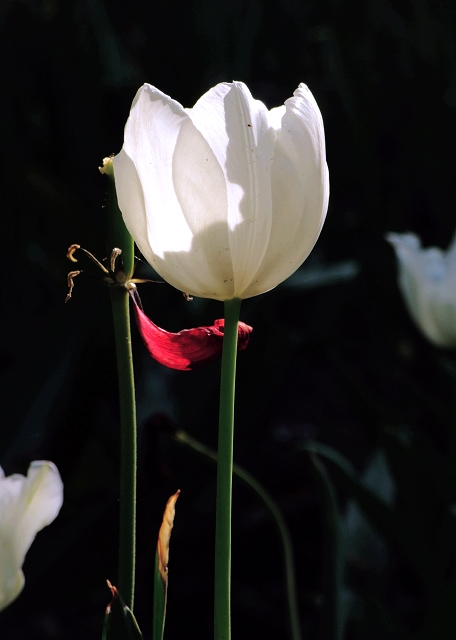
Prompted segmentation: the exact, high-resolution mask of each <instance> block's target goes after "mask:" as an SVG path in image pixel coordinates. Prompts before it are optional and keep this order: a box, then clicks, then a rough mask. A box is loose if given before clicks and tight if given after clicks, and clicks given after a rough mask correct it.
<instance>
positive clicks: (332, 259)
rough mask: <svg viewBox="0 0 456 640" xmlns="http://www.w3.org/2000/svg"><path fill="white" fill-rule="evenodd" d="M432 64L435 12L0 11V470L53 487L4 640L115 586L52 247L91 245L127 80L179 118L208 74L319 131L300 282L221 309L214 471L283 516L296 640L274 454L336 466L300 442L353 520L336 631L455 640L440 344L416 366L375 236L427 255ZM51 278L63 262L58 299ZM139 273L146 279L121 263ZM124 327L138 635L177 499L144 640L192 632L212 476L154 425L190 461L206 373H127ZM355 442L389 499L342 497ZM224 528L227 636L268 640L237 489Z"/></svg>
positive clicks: (98, 461) (92, 634)
mask: <svg viewBox="0 0 456 640" xmlns="http://www.w3.org/2000/svg"><path fill="white" fill-rule="evenodd" d="M455 52H456V4H455V3H454V0H441V1H439V2H431V0H406V1H404V0H370V1H369V2H357V1H355V0H350V1H348V2H342V1H338V0H324V1H323V2H317V0H309V1H307V2H301V1H299V0H281V2H275V1H272V2H264V3H261V2H257V1H256V0H246V1H245V2H231V3H230V2H228V1H227V0H224V1H222V0H187V1H185V2H183V1H182V2H181V1H180V0H176V1H175V2H165V1H164V0H156V1H153V0H148V1H146V0H132V1H131V2H129V3H125V2H123V3H122V2H119V0H110V1H109V2H107V1H106V2H103V1H102V0H66V1H63V0H46V1H44V0H22V1H21V2H12V1H9V2H4V3H3V4H1V7H0V81H1V85H0V86H1V91H0V139H1V145H0V154H1V155H0V157H1V171H0V193H1V207H2V208H1V225H2V230H1V233H0V243H1V246H0V256H1V261H2V274H3V278H2V283H3V297H2V301H3V302H2V314H1V315H0V332H1V336H2V342H1V344H0V377H1V379H0V388H1V390H2V394H1V399H2V427H1V430H0V463H1V464H2V466H3V467H4V469H5V472H6V473H12V472H25V471H26V469H27V467H28V463H29V461H30V460H33V459H50V460H53V461H54V462H55V463H56V464H57V466H58V468H59V469H60V471H61V474H62V477H63V479H64V482H65V503H64V507H63V509H62V512H61V514H60V515H59V517H58V518H57V520H56V521H55V522H54V523H53V524H52V525H51V526H50V527H48V528H46V529H45V530H43V532H41V533H40V534H38V536H37V539H36V541H35V542H34V544H33V546H32V548H31V550H30V552H29V554H28V556H27V560H26V564H25V567H24V572H25V576H26V586H25V589H24V592H23V593H22V594H21V596H20V598H19V599H18V600H17V601H16V602H14V603H13V604H12V605H11V607H9V608H8V609H7V610H5V611H4V612H2V613H1V614H0V617H1V618H0V619H1V622H0V628H1V631H0V634H1V635H2V638H3V637H5V639H6V640H9V638H14V640H81V638H84V640H95V639H98V638H99V637H100V634H101V629H102V624H103V610H104V607H105V604H106V602H105V601H106V586H105V580H106V577H108V576H113V577H114V576H115V572H116V564H117V543H118V540H117V532H118V511H117V497H118V462H119V425H118V399H117V380H116V369H115V357H114V346H113V330H112V318H111V313H110V305H109V294H108V290H107V286H106V284H105V283H104V282H103V281H102V279H101V275H102V274H101V271H100V272H99V271H98V269H97V268H96V267H95V265H93V264H92V263H91V262H90V261H89V260H85V258H84V257H81V258H80V261H79V262H78V265H72V264H71V263H70V262H68V261H67V260H66V258H65V253H66V249H67V247H68V246H69V245H70V244H72V243H79V244H81V245H82V246H83V247H85V248H86V249H88V250H90V251H92V252H93V253H94V254H95V255H96V256H97V257H98V258H99V259H100V260H101V259H103V258H105V257H109V256H107V251H106V247H105V242H106V228H105V220H104V209H103V208H102V206H103V204H104V201H105V197H106V180H105V179H104V178H103V176H101V175H100V174H99V172H98V166H99V165H100V164H101V161H102V158H103V157H105V156H107V155H109V154H110V153H115V152H118V151H119V149H120V148H121V145H122V136H123V127H124V124H125V121H126V118H127V116H128V112H129V108H130V104H131V101H132V99H133V96H134V94H135V92H136V90H137V88H138V86H139V85H140V84H141V83H143V82H151V83H153V84H155V85H156V86H158V87H159V88H160V89H162V90H163V91H165V92H166V93H169V94H170V95H172V96H173V97H175V98H176V99H177V100H179V101H180V102H181V103H182V104H183V105H185V106H191V105H192V104H193V103H194V102H195V100H196V99H197V98H198V97H199V96H200V95H201V94H202V93H203V92H204V91H206V90H207V89H208V88H209V87H210V86H212V85H213V84H215V83H216V82H218V81H221V80H228V81H230V80H232V79H237V80H243V81H245V82H247V84H248V85H249V87H250V88H251V90H252V93H253V94H254V96H255V97H257V98H259V99H262V100H263V101H264V102H265V103H266V104H267V105H268V107H272V106H276V105H279V104H281V103H282V102H283V100H284V99H286V98H288V97H289V96H290V95H291V93H292V91H293V90H294V89H295V87H296V86H297V84H298V83H299V82H306V83H307V84H308V85H309V87H310V88H311V90H312V92H313V93H314V95H315V97H316V99H317V101H318V103H319V105H320V107H321V110H322V113H323V118H324V122H325V128H326V135H327V148H328V164H329V168H330V180H331V201H330V210H329V214H328V218H327V221H326V223H325V226H324V228H323V231H322V234H321V238H320V240H319V241H318V244H317V247H316V249H315V251H314V253H313V254H312V256H311V257H310V258H309V260H308V261H307V263H306V264H305V265H304V267H303V269H304V270H306V271H303V273H302V274H301V275H303V276H305V277H302V278H301V280H298V281H296V283H295V285H294V286H286V285H284V286H281V287H278V288H277V289H276V290H274V291H272V292H270V293H269V294H266V295H264V296H260V297H258V298H255V299H252V300H249V301H246V302H245V303H244V304H243V311H242V318H241V319H242V320H243V321H245V322H247V323H249V324H251V325H252V326H253V327H254V332H253V334H252V339H251V343H250V345H249V348H248V349H247V350H246V351H245V352H243V353H242V354H240V356H239V364H238V384H237V405H236V428H235V459H236V460H237V461H238V462H239V464H241V465H242V466H243V467H244V468H246V469H247V470H248V471H250V472H251V473H252V474H253V475H254V476H255V477H257V478H258V480H259V481H260V482H261V483H262V484H263V485H264V486H265V488H266V489H267V490H268V491H269V492H270V493H271V495H272V496H273V497H274V499H275V500H276V502H277V503H278V504H279V506H280V507H281V510H282V512H283V513H284V516H285V517H286V519H287V522H288V525H289V527H290V530H291V534H292V538H293V541H294V543H295V556H296V570H297V575H298V591H299V609H300V614H301V623H302V628H303V636H304V637H305V638H306V640H316V639H317V638H319V636H320V631H321V628H322V612H323V609H324V606H325V605H323V595H322V594H323V588H324V584H325V574H324V570H323V568H324V566H325V563H324V544H323V535H322V518H321V516H322V508H323V504H322V502H321V501H320V499H319V496H318V493H317V485H316V482H315V480H314V478H313V477H312V474H311V471H310V466H309V465H308V464H304V458H305V457H306V456H307V454H304V453H302V452H297V451H296V446H300V445H302V444H303V442H306V441H308V440H318V441H319V442H320V443H324V444H325V445H326V446H327V447H330V449H331V451H332V452H338V455H339V456H340V455H342V456H343V457H344V459H345V460H346V461H348V462H349V464H350V466H349V467H347V466H346V463H342V462H341V460H342V459H341V458H340V457H338V458H334V455H335V454H331V456H330V457H331V460H330V459H329V457H328V455H326V454H325V453H324V452H323V451H322V450H321V449H318V453H317V455H318V457H319V459H320V463H321V465H324V467H325V468H326V472H325V474H326V475H325V476H324V477H325V478H326V480H325V482H326V481H329V480H332V482H333V484H334V489H335V492H336V496H337V506H338V510H339V514H340V516H341V517H343V518H348V516H347V514H348V513H349V512H350V513H352V512H353V510H354V509H355V507H356V510H357V511H355V515H356V514H357V515H356V517H355V516H353V520H355V521H356V523H357V524H356V526H358V525H359V530H360V531H363V532H365V531H366V530H368V531H369V533H368V534H366V536H367V537H366V542H365V544H364V546H363V547H362V551H363V553H362V554H361V555H360V553H357V555H355V554H354V552H353V553H352V551H350V553H351V555H349V556H348V557H347V558H346V572H345V588H346V591H344V598H345V605H344V606H345V609H346V611H347V622H346V632H345V638H344V640H366V638H369V640H371V639H372V640H384V639H385V638H393V639H395V638H397V639H398V640H399V639H401V640H403V638H409V637H411V638H413V640H447V638H448V640H452V639H453V637H454V635H455V633H456V620H455V616H454V603H455V602H456V593H455V592H456V586H455V584H456V577H455V575H456V547H455V545H456V542H455V541H456V527H455V522H454V518H455V516H454V509H453V505H454V503H455V501H456V491H455V488H456V480H455V479H456V456H455V454H454V449H456V447H455V446H454V444H453V445H451V444H450V442H451V440H453V442H454V440H455V438H454V437H453V438H452V437H451V434H454V433H455V431H456V417H455V411H454V407H455V405H456V402H455V399H454V398H455V393H456V382H455V380H454V379H453V378H452V376H451V373H449V366H448V365H451V363H452V362H454V355H453V354H452V353H443V354H442V353H440V352H437V351H436V350H435V349H434V348H433V347H432V346H431V345H429V344H428V343H427V342H426V341H425V339H424V338H423V337H422V336H421V335H420V333H419V332H418V330H417V329H416V328H415V327H414V325H413V323H412V321H411V320H410V318H409V317H408V315H407V312H406V310H405V308H404V305H403V302H402V299H401V297H400V294H399V292H398V289H397V286H396V280H395V278H396V267H395V261H394V256H393V252H392V249H391V248H390V247H389V246H388V245H387V244H386V242H385V241H384V239H383V238H384V235H385V233H386V232H388V231H399V232H400V231H406V230H410V231H414V232H416V233H418V234H419V235H420V236H421V237H422V240H423V243H424V244H425V245H430V244H436V245H438V246H441V247H446V246H447V245H448V243H449V242H450V240H451V237H452V234H453V232H454V228H455V215H454V212H455V206H456V188H455V185H456V182H455V180H454V174H455V167H456V127H455V126H454V124H455V116H456V111H455V109H456V98H455V96H456V75H455V69H456V54H455ZM347 264H348V266H349V267H350V265H351V267H350V268H348V269H347ZM75 266H77V268H82V269H83V270H84V273H83V274H81V275H80V276H78V278H77V279H76V281H75V283H76V284H75V290H74V293H73V298H72V300H71V301H70V302H69V303H68V304H67V305H64V303H63V301H64V299H65V295H66V293H67V287H66V276H67V273H68V271H70V269H72V268H74V267H75ZM328 268H335V271H332V272H331V271H329V272H328ZM331 274H332V275H331ZM344 274H345V275H344ZM347 274H348V275H347ZM350 274H351V275H350ZM137 276H138V277H145V278H148V277H152V278H153V274H152V273H151V272H150V270H149V269H148V267H147V266H145V265H143V264H140V265H139V266H138V268H137ZM299 283H300V284H299ZM139 290H140V295H141V297H142V301H143V304H144V307H145V310H146V312H147V313H148V314H149V315H150V316H151V317H152V319H153V320H154V321H155V322H157V323H158V324H159V325H160V326H163V327H164V328H166V329H168V330H170V331H178V330H180V329H183V328H184V327H190V326H198V325H204V324H206V325H210V324H212V323H213V320H214V319H215V318H219V317H221V315H222V313H223V312H222V305H220V304H218V303H215V302H212V301H206V300H196V299H195V300H194V301H193V302H192V303H186V302H185V301H184V299H183V298H182V296H181V294H180V293H179V292H177V291H175V290H173V289H172V288H171V287H169V286H167V285H154V284H150V285H143V286H142V287H140V288H139ZM133 338H134V340H135V345H134V348H135V352H134V357H135V365H136V378H137V382H138V401H139V406H138V421H139V477H138V482H139V486H138V491H139V493H138V562H137V575H138V584H137V589H136V594H137V595H136V601H135V615H136V617H137V618H138V620H139V621H140V624H141V626H142V627H143V631H144V633H145V638H146V640H149V638H150V636H149V638H148V636H147V634H148V633H150V625H149V621H150V620H151V614H152V611H151V609H152V607H151V603H152V601H153V593H152V590H153V584H152V583H153V580H152V576H153V571H154V562H155V546H154V544H151V540H155V539H156V535H157V531H158V528H159V526H160V522H161V515H162V511H163V504H164V503H165V502H166V500H167V498H168V497H169V495H171V494H172V493H173V492H174V491H175V490H176V488H177V487H180V488H181V489H182V490H183V495H184V496H185V498H182V499H181V504H180V505H179V519H178V522H176V527H175V530H174V531H173V549H172V554H173V555H172V563H173V577H172V580H171V582H170V588H169V599H168V612H167V623H166V636H165V638H166V640H173V639H175V638H177V639H179V640H181V639H182V638H184V637H197V638H198V640H208V639H210V638H212V637H213V634H212V626H211V625H212V598H213V587H212V577H213V558H212V555H213V546H212V545H213V538H214V530H213V529H214V496H215V474H214V468H213V465H212V464H211V463H209V462H208V463H207V464H206V463H205V462H204V461H201V460H199V459H196V457H195V456H193V455H189V452H187V451H185V450H184V449H183V448H181V447H179V446H177V445H176V444H174V443H173V442H171V440H170V439H167V438H165V437H162V435H160V429H162V430H163V429H165V428H166V427H167V426H168V427H169V426H170V422H174V424H175V425H176V424H177V426H179V427H182V428H183V429H184V430H185V431H187V432H188V433H189V434H191V435H193V436H195V437H196V438H198V439H199V440H201V441H202V442H204V443H206V444H207V445H208V446H211V447H212V448H214V446H215V443H216V424H217V408H218V379H219V364H218V363H213V364H211V365H210V366H209V367H207V368H206V369H202V370H200V371H195V372H191V373H185V372H182V373H179V372H171V371H169V370H166V369H164V368H163V367H161V366H159V365H157V364H155V363H154V362H151V361H150V360H148V358H147V357H146V355H145V354H144V351H143V347H142V344H141V342H140V340H139V339H138V336H137V335H136V334H135V331H134V336H133ZM443 365H444V366H443ZM450 368H451V367H450ZM158 413H160V415H157V414H158ZM379 450H381V451H382V453H383V455H384V456H385V458H386V460H387V462H388V467H389V470H390V475H391V476H392V478H393V479H394V484H395V497H394V500H393V501H388V500H385V499H384V498H381V497H380V496H379V495H378V494H377V493H375V491H373V490H372V485H368V486H366V485H365V483H364V484H363V482H364V481H362V478H363V477H364V476H363V471H364V469H366V468H367V467H368V466H369V460H370V458H371V456H372V454H373V453H375V452H377V451H379ZM327 451H329V450H327ZM320 471H321V470H320ZM321 473H323V472H321ZM328 479H329V480H328ZM184 490H185V492H184ZM360 514H361V515H360ZM361 516H362V518H365V519H367V525H366V523H365V522H362V526H361V525H360V524H359V522H360V519H361ZM347 522H348V519H347ZM233 523H234V525H233V638H236V640H244V639H247V638H262V639H264V640H268V639H269V638H271V639H274V640H276V639H277V638H281V637H283V636H284V626H285V619H286V618H285V612H286V603H285V600H284V594H283V590H282V585H283V578H282V571H281V567H280V564H279V563H278V562H276V559H275V558H274V562H272V561H270V560H269V558H270V554H271V550H274V549H277V546H276V544H277V543H276V535H275V531H274V529H273V525H272V524H271V522H270V520H269V518H268V516H267V514H266V513H265V512H263V511H262V510H261V509H259V508H258V503H257V501H256V500H255V499H254V498H253V497H252V496H251V495H250V493H249V492H248V491H247V490H245V489H243V488H242V485H239V484H237V483H236V484H235V488H234V520H233ZM367 526H368V527H370V530H369V529H366V527H367ZM347 529H348V527H347ZM363 535H364V534H363ZM348 539H349V540H350V539H351V538H350V536H349V537H348ZM350 544H351V543H350ZM350 549H352V550H353V549H354V545H352V546H351V547H350ZM272 553H274V552H272ZM113 581H114V583H115V582H116V580H115V579H114V580H113ZM339 595H340V594H339ZM325 624H326V623H325Z"/></svg>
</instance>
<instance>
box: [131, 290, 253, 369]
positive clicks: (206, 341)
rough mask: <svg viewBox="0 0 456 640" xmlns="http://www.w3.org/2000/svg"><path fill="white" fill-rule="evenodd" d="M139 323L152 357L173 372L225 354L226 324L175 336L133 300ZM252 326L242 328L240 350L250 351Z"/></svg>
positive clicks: (201, 363) (185, 331) (192, 330)
mask: <svg viewBox="0 0 456 640" xmlns="http://www.w3.org/2000/svg"><path fill="white" fill-rule="evenodd" d="M133 302H134V303H135V305H134V310H135V316H136V324H137V325H138V329H139V332H140V334H141V337H142V339H143V341H144V344H145V345H146V347H147V350H148V351H149V353H150V355H151V356H152V358H154V359H155V360H157V361H158V362H160V363H161V364H163V365H165V366H166V367H169V368H170V369H178V370H179V371H190V370H192V369H196V368H198V367H202V366H204V365H205V364H208V363H209V362H212V361H213V360H217V359H218V358H220V357H221V355H222V348H223V329H224V324H225V321H224V320H223V319H221V320H214V324H213V326H210V327H195V328H194V329H183V331H179V332H178V333H171V332H169V331H165V330H164V329H161V328H160V327H158V326H157V325H156V324H155V323H154V322H152V320H151V319H150V318H148V317H147V316H146V314H145V313H144V311H142V309H140V307H139V305H138V303H137V302H136V300H135V298H133ZM251 332H252V327H250V326H249V325H248V324H245V322H239V325H238V349H239V350H240V351H242V350H243V349H246V348H247V345H248V342H249V338H250V334H251Z"/></svg>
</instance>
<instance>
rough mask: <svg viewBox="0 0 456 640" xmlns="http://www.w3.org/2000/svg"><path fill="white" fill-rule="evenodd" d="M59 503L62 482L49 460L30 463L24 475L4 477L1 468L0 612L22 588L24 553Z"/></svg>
mask: <svg viewBox="0 0 456 640" xmlns="http://www.w3.org/2000/svg"><path fill="white" fill-rule="evenodd" d="M62 503H63V483H62V480H61V478H60V474H59V472H58V470H57V467H56V466H55V465H54V464H53V463H52V462H48V461H44V460H36V461H35V462H32V463H31V464H30V466H29V469H28V472H27V477H25V476H23V475H21V474H19V473H15V474H13V475H11V476H8V477H5V474H4V472H3V470H2V468H1V467H0V611H2V610H3V609H5V608H6V607H7V606H8V605H9V604H11V602H12V601H13V600H15V599H16V598H17V596H18V595H19V594H20V592H21V591H22V589H23V587H24V582H25V579H24V574H23V572H22V565H23V564H24V560H25V556H26V553H27V551H28V550H29V548H30V545H31V544H32V542H33V540H34V539H35V536H36V534H37V533H38V531H41V529H43V528H44V527H45V526H47V525H48V524H50V523H51V522H52V521H53V520H54V519H55V518H56V517H57V515H58V513H59V511H60V508H61V506H62Z"/></svg>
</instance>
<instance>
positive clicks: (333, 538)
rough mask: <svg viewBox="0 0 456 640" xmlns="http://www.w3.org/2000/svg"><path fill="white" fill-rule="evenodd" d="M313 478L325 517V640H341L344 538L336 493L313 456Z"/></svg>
mask: <svg viewBox="0 0 456 640" xmlns="http://www.w3.org/2000/svg"><path fill="white" fill-rule="evenodd" d="M310 461H311V463H312V471H313V476H314V478H315V481H316V484H317V489H318V493H319V494H320V499H321V503H322V505H323V509H324V514H325V527H324V529H325V540H324V571H323V582H324V584H323V595H324V604H323V611H322V638H324V639H325V640H342V638H343V637H344V627H345V621H346V611H345V606H344V597H343V596H344V570H345V535H344V527H343V522H342V515H341V513H340V511H339V507H338V505H337V498H336V492H335V490H334V486H333V483H332V481H331V478H330V477H329V475H328V473H327V471H326V469H325V466H324V465H323V463H322V462H321V460H320V459H319V458H318V456H316V455H315V454H314V453H310Z"/></svg>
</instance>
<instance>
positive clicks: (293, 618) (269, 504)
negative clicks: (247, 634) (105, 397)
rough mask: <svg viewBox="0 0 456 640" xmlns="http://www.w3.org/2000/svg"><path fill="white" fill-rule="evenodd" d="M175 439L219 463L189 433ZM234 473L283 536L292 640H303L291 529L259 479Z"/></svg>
mask: <svg viewBox="0 0 456 640" xmlns="http://www.w3.org/2000/svg"><path fill="white" fill-rule="evenodd" d="M174 438H175V440H177V442H180V443H181V444H184V445H186V446H187V447H190V448H191V449H193V450H194V451H197V452H198V453H201V454H203V455H204V456H206V457H207V458H210V459H211V460H214V461H215V462H217V454H216V453H215V451H213V450H212V449H210V448H209V447H206V445H204V444H202V443H201V442H199V441H198V440H195V438H192V437H191V436H189V435H188V434H187V433H185V431H180V430H179V431H177V432H176V433H175V434H174ZM233 473H234V475H235V476H237V477H238V478H240V479H241V480H243V481H244V482H245V483H246V484H247V485H248V486H249V487H250V488H251V489H252V490H253V491H254V492H255V493H256V495H257V496H258V497H259V498H260V499H261V500H262V501H263V503H264V505H265V507H266V508H267V509H268V511H269V513H270V515H271V516H272V518H273V519H274V522H275V524H276V526H277V531H278V533H279V535H280V540H281V543H282V552H283V563H284V569H285V580H286V594H287V605H288V606H287V608H288V622H289V629H290V639H291V640H302V636H301V627H300V623H299V613H298V596H297V587H296V575H295V561H294V553H293V543H292V541H291V535H290V531H289V529H288V525H287V523H286V521H285V518H284V517H283V515H282V513H281V511H280V509H279V507H278V505H277V503H276V502H275V500H274V499H273V498H272V497H271V496H270V495H269V493H268V492H267V491H266V489H265V488H264V487H263V485H262V484H260V483H259V482H258V480H257V479H256V478H254V477H253V476H252V475H251V474H250V473H249V472H248V471H246V470H245V469H243V468H242V467H240V466H239V465H237V464H236V463H234V464H233Z"/></svg>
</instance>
